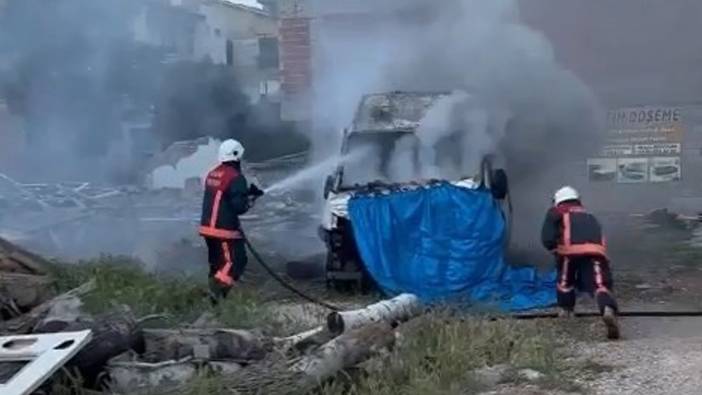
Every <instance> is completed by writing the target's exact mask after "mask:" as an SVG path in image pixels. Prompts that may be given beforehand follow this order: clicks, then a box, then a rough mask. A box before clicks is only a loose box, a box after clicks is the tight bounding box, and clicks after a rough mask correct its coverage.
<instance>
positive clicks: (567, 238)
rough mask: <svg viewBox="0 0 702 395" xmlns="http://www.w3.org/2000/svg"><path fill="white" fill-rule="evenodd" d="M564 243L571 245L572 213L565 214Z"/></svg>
mask: <svg viewBox="0 0 702 395" xmlns="http://www.w3.org/2000/svg"><path fill="white" fill-rule="evenodd" d="M563 245H566V246H569V245H570V213H565V214H563Z"/></svg>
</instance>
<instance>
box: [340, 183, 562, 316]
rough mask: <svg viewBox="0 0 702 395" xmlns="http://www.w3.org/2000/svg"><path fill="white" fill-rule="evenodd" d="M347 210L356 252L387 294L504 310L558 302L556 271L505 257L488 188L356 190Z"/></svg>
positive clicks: (498, 211) (501, 221) (500, 220)
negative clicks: (541, 270)
mask: <svg viewBox="0 0 702 395" xmlns="http://www.w3.org/2000/svg"><path fill="white" fill-rule="evenodd" d="M349 215H350V219H351V224H352V227H353V233H354V237H355V241H356V244H357V246H358V249H359V252H360V255H361V258H362V259H363V262H364V264H365V267H366V269H367V270H368V272H369V274H370V275H371V277H372V278H373V279H374V280H375V281H376V283H377V284H378V285H379V286H380V287H381V289H382V290H383V291H384V292H385V293H387V294H389V295H397V294H400V293H404V292H408V293H413V294H415V295H417V296H418V297H419V298H420V299H422V300H423V301H425V302H427V303H433V302H439V301H449V300H455V301H459V300H460V301H461V303H466V302H467V303H470V304H471V305H483V306H485V305H489V306H493V308H494V307H497V308H499V309H501V310H504V311H519V310H528V309H533V308H538V307H547V306H550V305H553V304H554V303H555V278H556V276H555V273H554V272H548V273H539V272H538V271H537V270H536V269H535V268H533V267H512V266H510V265H507V264H506V263H505V258H504V248H503V246H504V238H505V220H504V216H503V214H502V210H501V209H500V207H499V205H498V204H497V202H496V201H495V200H494V199H493V198H492V195H491V194H490V192H489V191H486V190H472V189H467V188H462V187H457V186H454V185H451V184H448V183H441V184H438V185H433V186H428V187H424V188H418V189H415V190H409V191H397V192H391V193H389V194H387V193H386V194H358V195H356V196H354V197H353V198H352V199H351V200H350V201H349Z"/></svg>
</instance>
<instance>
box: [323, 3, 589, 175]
mask: <svg viewBox="0 0 702 395" xmlns="http://www.w3.org/2000/svg"><path fill="white" fill-rule="evenodd" d="M351 3H353V4H354V6H355V7H356V9H355V11H359V10H362V9H363V10H365V11H366V12H367V15H368V16H367V17H366V18H357V19H356V20H354V23H347V24H341V23H335V22H329V21H326V20H324V19H323V18H320V19H319V20H318V21H317V22H315V23H316V25H315V26H316V27H315V28H316V29H317V30H316V36H315V37H316V38H317V42H316V44H315V45H316V46H315V54H316V58H315V59H314V61H315V68H314V69H315V73H316V80H315V88H316V92H317V98H318V100H317V102H316V103H315V109H316V110H317V112H316V114H315V116H316V117H315V118H316V119H315V120H316V122H317V124H318V125H322V127H321V129H323V131H329V130H339V128H342V127H344V126H346V125H348V124H349V122H350V120H351V119H352V117H353V114H354V111H355V110H356V106H357V104H358V102H359V100H360V98H361V96H362V95H363V94H366V93H376V92H384V91H392V90H403V91H432V92H435V91H448V92H451V91H453V92H456V91H458V93H454V94H453V95H452V96H450V97H449V98H447V99H445V100H442V101H441V102H439V103H438V104H437V105H436V107H435V108H434V109H432V110H431V111H430V112H429V113H428V114H427V115H426V117H425V119H424V120H423V121H422V126H421V127H420V130H419V132H418V135H417V137H418V138H419V139H420V141H421V148H420V152H421V153H420V162H421V166H420V169H419V170H417V171H414V170H412V169H409V167H410V166H408V165H407V163H408V162H407V161H408V160H409V158H410V152H409V151H410V148H413V144H412V143H410V142H409V141H408V140H407V139H405V140H403V141H400V142H398V143H397V144H396V147H395V152H394V154H393V158H394V159H393V161H392V163H391V166H390V168H391V169H393V171H392V174H393V177H392V178H396V179H397V180H405V179H407V178H408V177H409V178H414V177H417V176H421V177H422V178H431V177H447V176H455V175H463V173H466V172H469V173H470V172H471V171H472V170H474V169H475V166H477V163H479V157H480V156H481V155H482V154H485V153H488V152H491V151H496V150H498V146H501V145H503V144H505V142H507V143H508V144H511V145H512V146H513V147H518V149H519V150H522V151H520V153H523V154H524V155H523V157H522V158H519V159H524V158H527V157H528V158H534V157H537V156H543V154H544V152H548V151H550V150H551V147H557V148H559V150H557V152H556V153H562V152H566V151H567V149H566V148H568V147H566V146H563V145H562V143H563V142H564V141H566V142H567V141H573V140H575V139H572V138H567V137H566V136H573V135H574V134H577V133H589V134H592V133H593V132H596V130H597V128H598V127H599V126H598V124H597V119H596V118H595V116H594V114H595V113H596V101H595V100H594V99H593V95H592V94H591V93H590V91H589V89H588V88H587V87H586V86H585V85H584V84H583V83H582V82H581V81H580V80H579V79H578V78H577V77H576V76H575V75H574V74H572V73H570V72H569V71H567V70H564V69H563V68H562V67H561V66H560V65H559V64H558V63H557V62H556V60H555V56H554V52H553V48H552V47H551V45H550V43H549V42H548V41H547V40H546V39H545V37H544V36H543V35H542V34H540V33H538V32H536V31H534V30H532V29H530V28H529V27H527V26H525V25H523V24H521V23H520V22H519V8H518V5H517V3H516V1H513V0H493V1H480V0H447V1H441V2H435V1H430V0H403V1H400V0H388V1H383V2H382V7H381V6H379V5H377V4H376V2H374V1H371V0H356V1H353V2H351ZM313 6H314V7H316V11H318V12H319V13H322V14H323V13H325V12H331V10H332V9H334V11H336V12H338V13H343V12H344V11H345V10H344V7H345V6H347V7H350V5H344V4H338V3H336V2H335V3H334V5H333V6H332V4H330V3H324V2H317V3H314V2H313ZM398 10H399V11H402V12H404V13H403V14H401V15H402V16H398V14H397V12H398ZM505 114H509V115H510V116H511V117H512V120H513V121H514V120H517V121H518V123H514V122H513V123H512V124H511V125H512V129H510V130H506V128H507V126H508V125H507V122H506V121H507V118H506V117H505ZM515 125H517V127H515ZM455 131H460V132H461V137H462V138H460V139H458V144H459V145H460V147H461V149H462V150H463V152H464V155H462V158H463V163H458V164H456V163H452V161H450V160H448V158H447V157H445V156H443V155H440V153H439V152H437V150H436V147H435V145H436V143H437V142H439V141H440V140H442V139H445V138H448V135H449V134H450V133H453V132H455ZM338 137H340V136H338V135H337V134H332V135H330V134H329V133H328V132H327V133H322V134H321V135H319V136H318V137H317V139H316V141H317V148H318V149H320V150H329V149H331V150H334V149H335V147H338V144H333V143H332V142H334V141H333V140H334V138H338ZM535 141H539V142H540V143H539V144H534V142H535ZM589 141H594V139H592V138H590V139H589ZM336 142H338V140H337V141H336ZM569 147H572V148H574V149H578V150H584V149H585V148H584V147H582V146H575V145H573V144H572V143H571V145H570V146H569ZM555 157H556V155H554V158H555ZM402 163H404V165H402ZM521 167H522V168H523V166H521ZM369 170H370V169H369ZM417 172H419V174H417Z"/></svg>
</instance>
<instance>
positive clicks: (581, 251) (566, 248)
mask: <svg viewBox="0 0 702 395" xmlns="http://www.w3.org/2000/svg"><path fill="white" fill-rule="evenodd" d="M556 252H558V254H559V255H600V256H603V257H604V256H607V249H606V248H605V247H604V246H602V245H599V244H594V243H584V244H571V245H561V246H558V249H556Z"/></svg>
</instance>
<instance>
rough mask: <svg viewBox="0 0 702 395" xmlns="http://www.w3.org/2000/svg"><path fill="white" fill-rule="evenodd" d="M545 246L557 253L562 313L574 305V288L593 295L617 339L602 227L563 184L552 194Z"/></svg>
mask: <svg viewBox="0 0 702 395" xmlns="http://www.w3.org/2000/svg"><path fill="white" fill-rule="evenodd" d="M541 239H542V242H543V245H544V247H545V248H546V249H548V250H549V251H551V252H553V253H554V255H555V256H556V263H557V273H558V282H557V285H556V292H557V297H558V306H559V307H560V309H561V313H560V315H561V316H570V315H572V313H573V309H574V307H575V297H576V289H577V290H579V291H582V292H588V293H590V294H591V295H592V294H594V295H595V298H596V300H597V305H598V307H599V309H600V313H601V314H602V319H603V321H604V323H605V325H606V328H607V337H608V338H610V339H617V338H619V325H618V323H617V312H618V307H617V302H616V300H615V299H614V295H613V294H612V273H611V269H610V264H609V259H608V258H607V245H606V242H605V237H604V234H603V232H602V226H601V225H600V223H599V221H598V220H597V218H595V216H594V215H592V214H590V213H588V212H587V211H586V210H585V208H584V207H583V205H582V203H581V200H580V194H579V193H578V191H577V190H575V188H573V187H570V186H564V187H562V188H560V189H559V190H557V191H556V193H555V194H554V195H553V207H551V208H550V209H549V210H548V213H547V214H546V218H545V220H544V223H543V227H542V231H541Z"/></svg>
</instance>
